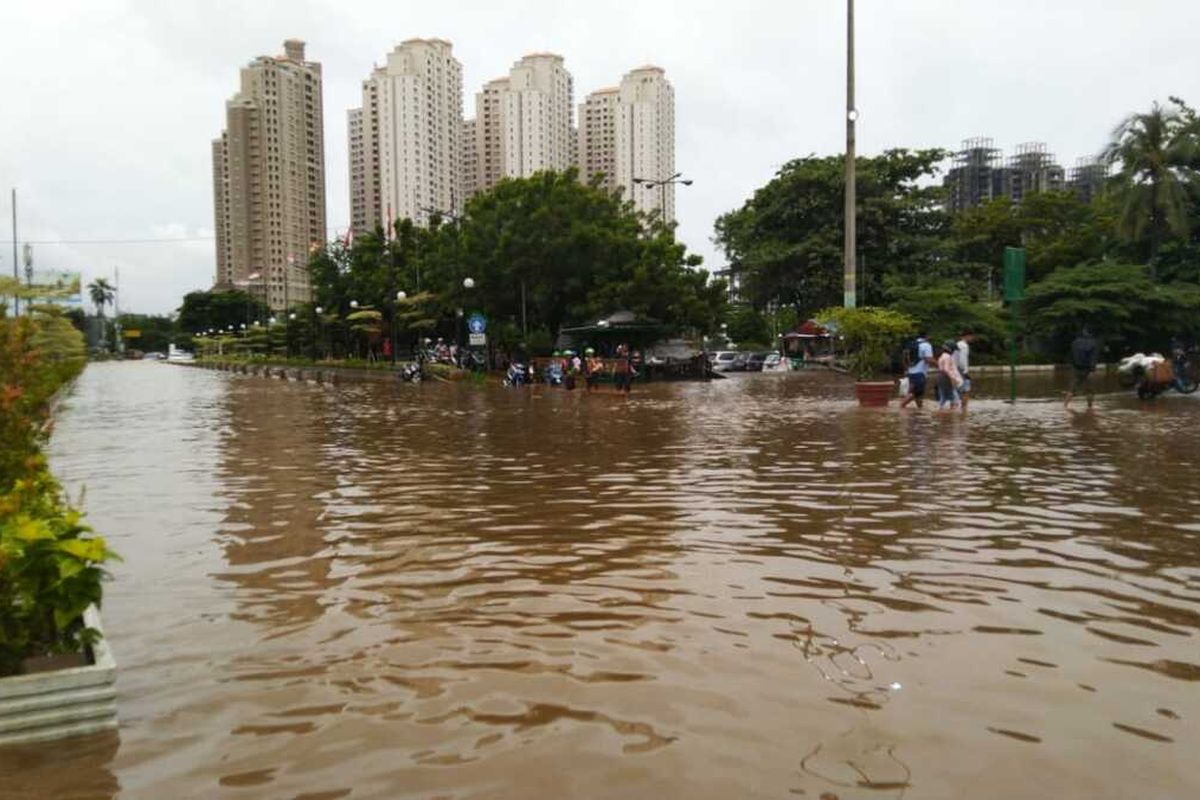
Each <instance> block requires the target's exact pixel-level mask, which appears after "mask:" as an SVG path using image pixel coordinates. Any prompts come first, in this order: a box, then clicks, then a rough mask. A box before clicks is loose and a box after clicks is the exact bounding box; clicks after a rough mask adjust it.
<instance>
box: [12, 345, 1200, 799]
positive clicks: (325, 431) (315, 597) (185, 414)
mask: <svg viewBox="0 0 1200 800" xmlns="http://www.w3.org/2000/svg"><path fill="white" fill-rule="evenodd" d="M1039 381H1040V379H1039ZM1031 386H1032V387H1033V389H1034V390H1035V391H1036V392H1040V393H1041V394H1043V395H1044V396H1046V397H1049V396H1050V394H1051V391H1052V387H1050V386H1049V385H1048V384H1046V385H1043V384H1041V383H1035V384H1031ZM1039 387H1040V388H1039ZM986 392H987V388H986V383H985V384H984V387H983V394H982V395H981V397H980V398H979V399H978V400H977V401H976V402H974V403H973V404H972V411H971V413H970V415H969V416H968V417H966V418H965V419H963V418H959V417H957V416H954V417H951V416H949V415H943V416H938V415H935V414H932V413H929V412H913V413H909V412H903V413H899V412H897V411H896V410H895V409H891V410H889V411H886V412H883V413H866V412H864V411H863V410H860V409H858V408H856V407H855V406H854V405H853V403H852V402H849V401H847V400H845V398H846V397H847V396H848V389H847V387H846V385H844V384H842V383H839V382H838V380H837V379H836V378H830V377H829V376H823V375H820V374H818V373H807V374H791V375H786V376H770V375H767V376H746V377H745V378H734V379H731V380H727V381H721V382H714V383H712V384H709V385H699V384H696V385H673V386H666V385H663V386H652V387H644V388H642V389H641V390H640V392H639V393H638V394H637V395H635V397H634V398H632V399H631V400H629V401H625V400H623V399H621V398H613V397H599V396H594V397H588V396H585V394H584V393H582V392H576V393H574V394H570V393H566V392H561V391H548V390H544V389H537V390H535V391H503V390H500V389H490V388H484V389H479V388H475V387H469V386H445V385H432V384H431V385H426V386H421V387H410V386H388V385H378V386H377V385H361V386H358V385H355V386H334V387H331V386H324V385H318V384H307V383H295V382H281V381H268V380H263V379H259V378H254V377H247V376H234V375H227V374H223V373H214V372H206V371H203V370H197V369H181V368H175V367H169V366H166V365H143V364H104V365H93V366H92V367H89V369H88V370H87V372H86V373H85V374H84V376H83V377H82V378H81V380H80V381H79V383H78V386H77V387H76V389H75V392H74V394H73V396H72V397H71V399H70V402H69V404H68V407H67V408H66V409H65V410H64V411H63V412H62V413H61V415H60V419H59V420H58V424H57V428H56V431H55V437H54V441H53V462H54V467H55V470H56V471H57V473H58V474H59V475H60V476H61V477H62V478H63V481H64V483H65V485H66V486H67V487H68V488H69V489H70V490H71V491H72V493H76V492H78V491H79V490H80V489H81V488H83V487H85V486H86V488H87V494H86V497H85V500H84V502H85V504H86V506H87V508H88V511H89V515H90V519H91V521H92V523H93V524H94V525H95V526H96V527H97V528H98V529H99V530H101V531H102V532H104V533H106V534H108V535H109V536H110V537H111V538H112V539H113V541H114V543H115V544H116V545H117V547H118V548H119V549H120V550H121V552H122V554H123V555H124V557H125V561H124V562H123V563H121V564H118V565H117V566H116V567H115V568H114V574H115V580H114V582H113V583H112V584H111V585H110V587H109V594H108V596H107V598H106V602H105V608H104V613H105V622H106V628H107V629H108V631H109V635H110V638H111V640H112V644H113V647H114V649H115V651H116V653H117V657H118V659H119V661H120V662H121V664H122V668H121V674H120V678H119V685H118V692H119V704H120V708H121V715H122V721H123V727H122V730H121V733H120V739H119V748H118V746H117V744H116V743H115V742H113V743H111V746H108V747H107V748H96V747H90V748H81V749H80V750H79V751H78V753H77V754H76V755H71V754H69V753H66V752H63V753H60V754H51V753H49V752H48V751H36V753H37V755H36V757H33V756H30V755H29V754H28V753H24V754H23V755H22V756H21V758H22V759H24V760H22V761H21V769H20V770H19V772H14V771H13V770H10V769H8V768H7V767H8V766H10V765H9V763H8V761H6V759H9V760H11V759H12V756H8V755H5V754H0V769H4V774H6V775H9V774H19V775H20V780H21V781H23V783H22V784H21V786H22V787H25V788H24V789H23V790H26V794H27V795H30V796H38V795H37V793H38V792H41V793H42V794H43V795H47V796H53V795H56V794H64V795H65V794H67V793H69V792H70V791H76V792H77V793H80V794H89V793H90V794H89V796H91V795H95V796H113V795H115V794H116V792H117V788H116V787H117V785H118V784H119V785H120V787H121V791H122V792H123V793H127V794H129V796H171V795H175V796H208V795H213V794H216V793H222V792H227V793H230V794H231V795H232V794H233V793H244V794H246V795H247V796H272V797H274V796H280V797H304V798H334V797H343V796H353V797H394V796H397V793H398V791H400V789H398V787H402V788H403V791H406V792H408V793H410V794H412V795H413V796H455V797H526V796H530V795H534V794H536V795H539V796H553V797H593V796H598V795H604V796H623V797H635V796H638V797H644V796H661V797H681V796H697V797H735V796H737V797H748V796H755V797H778V796H780V795H783V794H785V793H788V792H790V793H792V794H799V795H803V796H812V797H820V796H837V797H843V798H846V797H857V796H863V793H864V792H866V793H869V794H870V795H871V796H879V797H900V796H929V797H936V796H961V795H963V794H976V795H978V796H1033V795H1038V796H1043V795H1050V794H1055V795H1058V796H1068V797H1074V796H1093V797H1102V796H1112V795H1113V793H1114V791H1115V792H1116V793H1117V794H1120V795H1126V794H1141V795H1145V796H1164V797H1165V796H1191V795H1195V794H1200V784H1198V783H1197V779H1196V778H1195V777H1194V776H1192V775H1191V774H1189V773H1187V772H1185V771H1184V770H1183V769H1182V768H1181V767H1180V761H1179V759H1178V754H1179V753H1183V752H1192V751H1195V750H1196V749H1197V747H1200V739H1198V738H1197V737H1198V735H1200V734H1198V733H1197V732H1196V731H1195V730H1193V728H1192V727H1191V726H1188V725H1186V724H1185V723H1186V720H1187V719H1188V718H1189V717H1191V718H1194V717H1197V716H1198V715H1200V696H1198V694H1197V693H1196V692H1195V691H1192V687H1194V686H1195V685H1196V682H1197V681H1200V665H1197V663H1196V657H1195V653H1196V637H1197V634H1198V633H1200V592H1198V591H1197V590H1198V589H1200V548H1197V546H1196V544H1197V541H1198V539H1197V534H1198V533H1200V527H1198V526H1197V525H1196V522H1195V520H1196V517H1197V512H1198V511H1200V501H1198V500H1197V499H1195V498H1194V497H1193V495H1194V492H1193V491H1192V488H1193V487H1192V486H1191V483H1190V478H1189V475H1190V474H1191V470H1190V467H1192V466H1194V463H1193V462H1194V459H1193V458H1192V456H1191V453H1194V452H1197V449H1198V445H1200V426H1198V425H1197V424H1196V423H1197V422H1200V405H1197V404H1195V403H1192V402H1190V399H1189V398H1170V399H1169V400H1170V401H1171V402H1164V403H1161V404H1160V406H1159V413H1156V414H1153V415H1150V414H1148V413H1146V412H1144V411H1143V410H1141V408H1140V407H1139V406H1137V405H1136V404H1133V403H1129V402H1127V401H1126V400H1124V399H1122V398H1121V397H1118V396H1104V397H1102V398H1101V400H1100V404H1099V411H1098V412H1097V413H1095V414H1092V415H1085V414H1066V413H1064V412H1063V410H1062V409H1061V408H1060V407H1059V405H1058V404H1057V403H1054V402H1049V401H1046V402H1041V401H1033V402H1027V403H1023V404H1019V405H1017V406H1016V407H1015V408H1014V407H1011V406H1009V405H1007V404H1004V403H1000V402H997V401H993V400H990V399H988V397H987V396H986ZM1175 400H1182V401H1185V402H1174V401H1175ZM1181 720H1182V721H1181ZM1031 748H1036V750H1033V749H1031ZM947 753H953V754H954V757H953V758H950V759H947V758H946V754H947ZM1031 753H1036V754H1037V759H1038V769H1037V770H1032V771H1031V770H1029V769H1028V763H1029V762H1028V759H1029V756H1030V754H1031ZM13 763H14V764H15V763H16V762H13ZM105 775H107V782H106V781H104V780H102V781H100V782H99V783H97V782H95V781H92V779H91V778H89V777H87V776H92V777H95V776H105ZM72 776H76V777H72ZM89 781H90V782H89ZM989 792H991V793H992V794H989Z"/></svg>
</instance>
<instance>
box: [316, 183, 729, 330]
mask: <svg viewBox="0 0 1200 800" xmlns="http://www.w3.org/2000/svg"><path fill="white" fill-rule="evenodd" d="M699 266H700V258H699V257H698V256H695V255H691V254H689V253H688V252H687V249H686V248H685V247H684V246H683V245H682V244H680V243H679V242H677V241H676V240H675V237H674V233H673V230H672V229H671V228H670V227H667V226H664V225H662V224H660V223H657V222H655V221H653V220H650V219H649V218H647V217H645V216H644V215H640V214H638V213H637V212H635V211H634V209H633V207H632V205H631V204H629V203H627V202H624V201H622V199H621V198H620V197H619V196H618V195H615V194H611V193H609V192H606V191H604V190H603V189H601V188H600V187H599V186H598V185H596V184H590V185H585V184H581V183H580V182H579V179H578V174H577V173H576V171H575V170H573V169H572V170H567V171H564V172H541V173H538V174H536V175H533V176H532V177H529V178H510V179H505V180H503V181H501V182H500V183H498V184H497V185H496V186H495V187H493V188H492V189H491V190H489V191H487V192H482V193H480V194H478V195H476V196H475V197H473V198H472V199H471V200H470V201H469V202H468V203H467V205H466V208H465V210H464V212H463V214H462V215H461V216H459V217H454V218H449V219H447V218H445V217H438V216H436V215H435V216H434V218H433V219H431V221H430V225H429V227H428V228H419V227H417V226H415V225H414V224H413V223H412V221H411V220H406V219H405V220H399V221H398V222H397V223H396V225H395V226H394V234H393V235H392V236H391V237H386V238H385V236H384V235H383V232H382V231H378V232H376V233H373V234H367V235H363V236H359V237H357V238H355V239H354V240H353V241H352V242H350V243H349V244H347V243H346V242H331V243H330V244H329V245H327V246H326V247H324V248H321V249H320V250H319V251H318V252H316V253H314V254H313V256H312V259H311V261H310V271H311V275H312V281H313V285H314V289H315V296H316V303H317V304H319V305H321V306H323V307H325V308H327V309H334V310H337V311H338V313H339V314H341V315H342V316H343V317H344V316H346V315H348V314H349V313H350V308H351V306H350V303H351V301H354V302H356V303H358V304H360V305H364V306H370V307H373V308H376V309H381V310H384V311H385V312H386V313H387V314H388V315H389V317H390V315H392V314H397V318H398V319H402V318H404V317H405V316H411V317H412V318H413V319H412V320H409V321H410V322H411V321H415V320H416V319H418V318H420V319H423V320H433V322H434V327H437V328H438V329H439V330H444V331H446V332H449V333H451V334H453V332H454V330H455V329H454V325H456V324H458V323H457V322H456V320H458V318H459V311H460V310H462V311H465V312H471V311H479V312H481V313H483V314H484V315H485V316H486V317H487V318H488V319H489V320H490V321H491V323H492V326H491V327H490V329H489V330H491V331H493V332H497V333H500V334H501V338H507V339H512V340H513V343H515V341H516V340H519V339H520V338H523V337H526V336H528V337H529V338H530V339H536V340H537V341H539V342H545V341H552V340H553V337H554V336H555V335H557V333H558V331H559V330H560V329H561V328H563V327H566V326H570V325H575V324H580V323H584V322H588V321H592V320H595V319H598V318H600V317H601V316H605V315H607V314H609V313H611V312H613V311H616V310H629V311H633V312H634V313H636V314H638V315H639V316H644V317H652V318H654V319H657V320H660V321H661V322H663V323H665V324H667V325H668V326H670V327H672V328H673V329H675V330H677V331H683V330H693V331H696V332H699V333H701V334H702V333H706V332H709V331H712V330H713V329H715V327H716V325H717V324H718V323H719V322H720V319H721V317H722V314H723V312H724V303H725V288H724V282H723V281H712V280H710V279H709V276H708V274H707V273H706V272H704V271H702V270H700V269H698V267H699ZM467 278H470V279H471V281H472V282H473V286H472V287H471V288H466V287H465V286H464V283H463V282H464V280H465V279H467ZM401 291H403V292H404V293H405V294H406V295H407V296H408V297H413V296H417V295H418V294H420V295H421V296H423V300H422V303H421V309H420V311H419V313H418V312H416V311H415V310H414V309H413V308H412V304H411V303H410V302H405V301H397V299H396V298H397V292H401ZM398 305H399V308H398V309H397V306H398ZM522 327H523V328H524V330H522Z"/></svg>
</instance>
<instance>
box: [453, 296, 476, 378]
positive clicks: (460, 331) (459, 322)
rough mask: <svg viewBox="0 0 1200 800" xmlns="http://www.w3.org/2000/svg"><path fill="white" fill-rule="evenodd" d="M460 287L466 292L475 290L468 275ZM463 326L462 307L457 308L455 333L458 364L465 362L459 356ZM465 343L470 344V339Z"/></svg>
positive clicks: (463, 315)
mask: <svg viewBox="0 0 1200 800" xmlns="http://www.w3.org/2000/svg"><path fill="white" fill-rule="evenodd" d="M462 287H463V289H464V290H466V291H468V292H469V291H471V290H472V289H474V288H475V279H474V278H472V277H471V276H469V275H468V276H467V277H465V278H463V282H462ZM465 326H466V320H465V314H464V312H463V309H462V307H461V306H459V308H458V325H457V332H458V336H459V340H458V351H459V353H460V356H459V359H460V363H461V362H462V361H464V360H465V359H463V358H462V356H461V354H462V352H463V347H464V345H463V342H462V335H463V329H464V327H465ZM467 341H468V342H470V337H468V338H467Z"/></svg>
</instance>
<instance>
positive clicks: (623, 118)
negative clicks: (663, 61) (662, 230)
mask: <svg viewBox="0 0 1200 800" xmlns="http://www.w3.org/2000/svg"><path fill="white" fill-rule="evenodd" d="M615 129H616V136H615V139H616V142H615V145H616V146H615V152H614V157H615V159H616V181H617V185H618V186H621V187H624V189H625V196H626V197H627V198H629V199H630V200H632V201H633V203H634V206H635V207H636V208H637V209H638V210H639V211H644V212H647V213H649V212H652V211H655V210H658V211H659V212H660V214H661V216H662V218H663V219H665V220H666V221H668V222H671V221H674V219H675V186H674V185H673V184H671V185H667V186H661V187H660V186H654V187H650V188H647V187H646V186H645V185H644V184H642V185H638V184H635V182H634V181H635V179H638V180H650V181H657V180H663V179H669V178H671V177H672V176H673V175H674V174H675V90H674V89H673V88H672V87H671V84H670V83H668V82H667V78H666V74H665V73H664V72H663V70H662V69H661V68H659V67H653V66H647V67H640V68H638V69H635V70H633V71H631V72H628V73H626V75H625V77H624V78H622V79H621V85H620V86H619V87H618V91H617V108H616V121H615Z"/></svg>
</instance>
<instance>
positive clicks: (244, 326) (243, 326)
mask: <svg viewBox="0 0 1200 800" xmlns="http://www.w3.org/2000/svg"><path fill="white" fill-rule="evenodd" d="M242 330H246V323H244V322H243V323H242Z"/></svg>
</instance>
